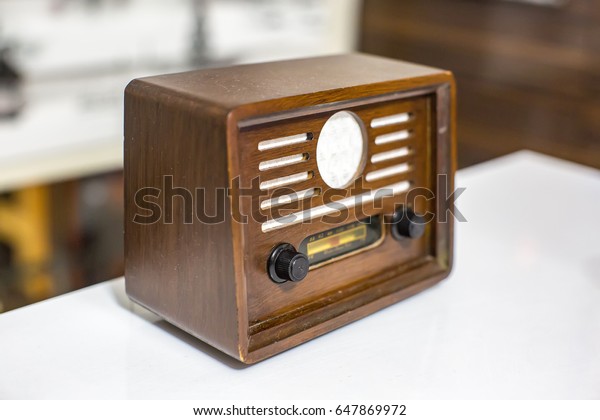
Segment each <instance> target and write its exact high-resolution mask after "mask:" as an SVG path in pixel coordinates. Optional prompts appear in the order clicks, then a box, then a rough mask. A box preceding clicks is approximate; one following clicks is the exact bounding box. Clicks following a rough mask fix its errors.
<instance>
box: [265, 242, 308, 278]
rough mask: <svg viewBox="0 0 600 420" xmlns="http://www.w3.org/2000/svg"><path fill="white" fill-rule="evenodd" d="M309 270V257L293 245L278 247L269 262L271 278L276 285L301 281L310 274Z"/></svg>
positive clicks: (268, 269)
mask: <svg viewBox="0 0 600 420" xmlns="http://www.w3.org/2000/svg"><path fill="white" fill-rule="evenodd" d="M308 268H309V262H308V257H307V256H306V255H304V254H303V253H301V252H298V251H296V248H294V247H293V246H292V245H291V244H280V245H277V246H276V247H275V248H274V249H273V251H272V252H271V255H270V256H269V261H268V262H267V271H268V272H269V276H270V277H271V280H273V281H274V282H276V283H285V282H286V281H300V280H302V279H303V278H304V277H306V275H307V274H308Z"/></svg>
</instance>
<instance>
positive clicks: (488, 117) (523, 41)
mask: <svg viewBox="0 0 600 420" xmlns="http://www.w3.org/2000/svg"><path fill="white" fill-rule="evenodd" d="M350 51H364V52H368V53H372V54H378V55H382V56H388V57H394V58H399V59H404V60H408V61H415V62H419V63H421V64H428V65H433V66H437V67H442V68H446V69H450V70H452V71H453V72H454V73H455V74H456V78H457V82H458V94H459V119H458V142H459V166H460V167H465V166H469V165H473V164H476V163H478V162H483V161H485V160H488V159H492V158H494V157H497V156H500V155H503V154H506V153H510V152H513V151H516V150H520V149H523V148H527V149H533V150H536V151H540V152H543V153H547V154H550V155H554V156H558V157H561V158H564V159H569V160H572V161H576V162H579V163H582V164H585V165H589V166H594V167H597V168H600V1H598V0H170V1H164V0H163V1H159V0H144V1H142V0H0V312H3V311H8V310H11V309H14V308H17V307H20V306H23V305H26V304H29V303H33V302H36V301H39V300H42V299H46V298H49V297H52V296H56V295H58V294H61V293H65V292H68V291H71V290H75V289H78V288H81V287H85V286H87V285H90V284H94V283H97V282H101V281H104V280H108V279H112V278H115V277H119V276H121V275H122V274H123V177H122V153H123V134H122V126H123V121H122V111H123V110H122V108H123V105H122V102H123V101H122V99H123V98H122V96H123V89H124V87H125V85H126V84H127V83H128V82H129V80H131V79H133V78H135V77H142V76H147V75H153V74H160V73H169V72H176V71H183V70H189V69H194V68H201V67H209V66H210V67H215V66H226V65H231V64H238V63H248V62H258V61H268V60H277V59H284V58H294V57H304V56H314V55H322V54H335V53H345V52H350Z"/></svg>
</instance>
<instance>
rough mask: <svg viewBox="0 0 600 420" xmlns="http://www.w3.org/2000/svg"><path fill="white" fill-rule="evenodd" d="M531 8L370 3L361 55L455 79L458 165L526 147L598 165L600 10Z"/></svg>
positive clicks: (457, 0) (558, 4)
mask: <svg viewBox="0 0 600 420" xmlns="http://www.w3.org/2000/svg"><path fill="white" fill-rule="evenodd" d="M531 3H533V2H527V1H526V0H522V1H519V2H517V1H501V0H494V1H476V0H453V1H447V0H418V1H417V0H407V1H397V0H365V1H364V11H363V12H364V13H363V20H362V35H361V41H360V46H361V49H362V50H363V51H365V52H368V53H373V54H379V55H385V56H389V57H394V58H399V59H403V60H409V61H416V62H420V63H424V64H429V65H432V66H436V67H442V68H447V69H449V70H451V71H453V72H454V74H455V76H456V79H457V89H458V90H457V92H458V148H459V149H458V158H459V166H466V165H470V164H473V163H477V162H480V161H482V160H486V159H490V158H492V157H494V156H498V155H502V154H505V153H509V152H511V151H514V150H518V149H521V148H529V149H534V150H538V151H542V152H545V153H548V154H552V155H555V156H560V157H562V158H566V159H570V160H574V161H577V162H580V163H584V164H587V165H591V166H595V167H600V7H599V6H598V3H597V2H595V1H586V0H572V1H560V0H547V1H546V2H545V3H548V4H537V5H534V4H531ZM537 3H541V2H539V1H538V2H537ZM550 4H552V5H550Z"/></svg>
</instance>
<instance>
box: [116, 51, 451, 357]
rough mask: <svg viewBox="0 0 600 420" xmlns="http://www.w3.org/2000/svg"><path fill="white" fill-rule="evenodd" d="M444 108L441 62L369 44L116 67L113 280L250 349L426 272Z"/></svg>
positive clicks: (338, 315)
mask: <svg viewBox="0 0 600 420" xmlns="http://www.w3.org/2000/svg"><path fill="white" fill-rule="evenodd" d="M454 109H455V107H454V82H453V78H452V75H451V74H450V73H449V72H447V71H443V70H438V69H434V68H431V67H424V66H419V65H415V64H410V63H405V62H401V61H396V60H390V59H384V58H378V57H374V56H368V55H343V56H329V57H320V58H311V59H302V60H291V61H282V62H273V63H263V64H253V65H243V66H235V67H229V68H222V69H207V70H198V71H192V72H187V73H180V74H172V75H164V76H155V77H147V78H143V79H137V80H134V81H132V82H131V83H130V84H129V85H128V86H127V88H126V91H125V201H126V215H125V218H126V221H125V247H126V255H125V260H126V261H125V264H126V269H125V276H126V288H127V293H128V295H129V296H130V297H131V299H133V300H134V301H136V302H138V303H140V304H141V305H143V306H145V307H147V308H149V309H150V310H152V311H154V312H156V313H157V314H159V315H160V316H162V317H164V318H165V319H166V320H167V321H169V322H171V323H173V324H174V325H176V326H178V327H180V328H181V329H183V330H185V331H187V332H189V333H190V334H192V335H194V336H196V337H198V338H199V339H201V340H203V341H205V342H206V343H208V344H210V345H212V346H214V347H216V348H218V349H220V350H222V351H223V352H225V353H227V354H229V355H230V356H232V357H234V358H237V359H239V360H241V361H242V362H244V363H254V362H257V361H260V360H262V359H265V358H267V357H269V356H272V355H274V354H276V353H279V352H281V351H283V350H286V349H288V348H290V347H293V346H296V345H298V344H300V343H302V342H305V341H307V340H310V339H312V338H314V337H316V336H319V335H321V334H324V333H326V332H328V331H331V330H333V329H335V328H338V327H340V326H342V325H344V324H347V323H349V322H352V321H354V320H356V319H359V318H362V317H364V316H366V315H368V314H370V313H372V312H374V311H376V310H378V309H381V308H383V307H385V306H388V305H390V304H392V303H394V302H397V301H399V300H401V299H403V298H406V297H408V296H411V295H413V294H415V293H417V292H418V291H420V290H422V289H424V288H426V287H429V286H431V285H433V284H434V283H436V282H438V281H439V280H441V279H442V278H444V277H446V276H447V275H448V273H449V271H450V269H451V264H452V239H453V234H452V232H453V230H452V226H453V224H452V216H451V215H450V216H448V213H449V212H450V211H451V210H452V203H451V202H449V201H448V200H447V195H446V193H448V194H449V193H450V192H451V191H452V188H453V176H454V170H455V139H454ZM441 183H443V184H444V185H443V187H444V189H443V191H445V193H444V194H440V193H439V191H440V187H442V186H441V185H440V184H441ZM428 192H429V193H428ZM428 217H429V218H430V219H431V220H429V219H428Z"/></svg>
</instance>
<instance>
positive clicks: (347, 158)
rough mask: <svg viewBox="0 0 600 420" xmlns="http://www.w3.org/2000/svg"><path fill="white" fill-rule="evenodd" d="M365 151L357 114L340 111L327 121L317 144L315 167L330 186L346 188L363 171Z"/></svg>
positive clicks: (363, 134) (363, 132)
mask: <svg viewBox="0 0 600 420" xmlns="http://www.w3.org/2000/svg"><path fill="white" fill-rule="evenodd" d="M366 154H367V142H366V135H365V128H364V125H363V123H362V121H361V120H360V118H358V116H357V115H356V114H354V113H352V112H348V111H341V112H337V113H335V114H334V115H333V116H332V117H331V118H329V119H328V120H327V122H326V123H325V125H324V126H323V129H322V130H321V134H319V140H318V143H317V166H318V168H319V173H320V174H321V178H323V181H325V183H326V184H327V185H329V186H330V187H331V188H345V187H347V186H349V185H350V183H351V182H352V181H354V180H355V179H356V178H357V177H358V176H359V175H360V173H361V172H362V170H363V167H364V165H365V156H366Z"/></svg>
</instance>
